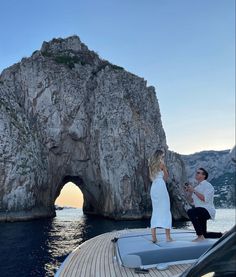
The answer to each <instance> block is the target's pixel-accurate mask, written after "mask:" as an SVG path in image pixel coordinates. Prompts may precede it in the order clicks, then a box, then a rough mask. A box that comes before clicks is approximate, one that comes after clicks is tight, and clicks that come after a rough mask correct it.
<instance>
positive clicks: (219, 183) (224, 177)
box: [181, 150, 236, 208]
mask: <svg viewBox="0 0 236 277" xmlns="http://www.w3.org/2000/svg"><path fill="white" fill-rule="evenodd" d="M181 157H182V159H183V160H184V163H185V167H186V172H187V177H188V179H189V181H190V182H194V175H195V172H196V170H197V169H198V168H199V167H203V168H205V169H206V170H207V171H208V173H209V177H208V181H209V182H210V183H211V184H212V185H213V186H214V188H215V205H216V207H218V208H233V207H235V186H236V172H235V166H236V164H235V161H234V158H235V157H232V150H231V151H230V150H223V151H213V150H212V151H202V152H198V153H194V154H191V155H181Z"/></svg>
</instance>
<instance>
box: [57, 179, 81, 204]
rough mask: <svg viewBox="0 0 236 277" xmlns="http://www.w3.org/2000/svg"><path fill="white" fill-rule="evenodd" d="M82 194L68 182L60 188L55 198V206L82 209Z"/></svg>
mask: <svg viewBox="0 0 236 277" xmlns="http://www.w3.org/2000/svg"><path fill="white" fill-rule="evenodd" d="M83 202H84V199H83V194H82V192H81V190H80V189H79V187H78V186H76V185H75V184H74V183H72V182H68V183H66V184H65V185H64V187H63V188H62V190H61V192H60V195H59V196H58V197H57V199H56V201H55V204H56V205H58V206H62V207H64V206H68V207H76V208H82V206H83Z"/></svg>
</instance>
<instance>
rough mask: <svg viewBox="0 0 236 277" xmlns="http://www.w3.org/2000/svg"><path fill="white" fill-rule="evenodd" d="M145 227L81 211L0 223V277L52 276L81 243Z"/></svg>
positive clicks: (138, 222)
mask: <svg viewBox="0 0 236 277" xmlns="http://www.w3.org/2000/svg"><path fill="white" fill-rule="evenodd" d="M175 226H176V227H178V228H183V227H186V226H188V224H186V223H178V225H175ZM146 227H149V220H135V221H113V220H109V219H104V218H102V217H95V216H86V215H83V213H82V211H81V209H64V210H61V211H57V217H55V218H53V219H42V220H35V221H30V222H16V223H1V224H0V261H1V266H0V276H4V277H12V276H27V277H28V276H40V277H41V276H54V273H55V272H56V270H57V269H58V267H59V266H60V264H61V263H62V262H63V261H64V259H65V258H66V256H67V255H68V254H69V253H70V252H71V251H72V250H74V249H75V248H76V247H77V246H79V245H80V244H81V243H82V242H84V241H86V240H88V239H90V238H92V237H94V236H97V235H100V234H102V233H105V232H109V231H113V230H121V229H125V228H146Z"/></svg>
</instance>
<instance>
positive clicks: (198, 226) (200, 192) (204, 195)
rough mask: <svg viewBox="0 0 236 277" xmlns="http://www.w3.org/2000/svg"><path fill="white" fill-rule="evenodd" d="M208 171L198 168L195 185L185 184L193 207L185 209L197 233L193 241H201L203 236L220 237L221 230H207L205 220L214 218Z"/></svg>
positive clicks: (212, 190)
mask: <svg viewBox="0 0 236 277" xmlns="http://www.w3.org/2000/svg"><path fill="white" fill-rule="evenodd" d="M207 177H208V172H207V171H206V170H205V169H204V168H202V167H201V168H199V169H198V170H197V172H196V175H195V178H196V180H197V182H198V184H197V186H196V187H193V186H192V185H190V184H187V185H186V186H185V189H186V191H188V192H189V193H190V194H191V198H192V204H193V205H194V208H192V209H189V210H188V211H187V213H188V216H189V219H190V220H191V222H192V224H193V227H194V229H195V231H196V233H197V238H196V239H195V240H193V241H196V242H197V241H202V240H204V239H205V238H220V237H221V236H222V235H223V234H222V233H221V232H217V233H216V232H207V220H208V219H215V213H216V210H215V207H214V203H213V199H214V188H213V186H212V185H211V184H210V183H209V182H207V181H206V180H207Z"/></svg>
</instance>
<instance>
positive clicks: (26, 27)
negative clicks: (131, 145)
mask: <svg viewBox="0 0 236 277" xmlns="http://www.w3.org/2000/svg"><path fill="white" fill-rule="evenodd" d="M0 7H1V8H0V26H1V31H0V72H1V71H2V70H3V69H4V68H6V67H8V66H10V65H12V64H13V63H16V62H18V61H20V60H21V58H22V57H29V56H30V55H31V54H32V52H34V51H35V50H37V49H40V47H41V45H42V42H43V41H49V40H51V39H52V38H58V37H62V38H65V37H68V36H71V35H78V36H79V37H80V39H81V40H82V41H83V42H84V43H85V44H86V45H87V46H88V47H89V48H90V49H91V50H94V51H96V52H97V53H98V54H99V55H100V57H102V58H103V59H107V60H109V61H110V62H112V63H114V64H117V65H119V66H122V67H124V68H125V69H126V70H127V71H130V72H132V73H134V74H136V75H138V76H140V77H142V78H144V79H145V80H147V82H148V85H152V86H154V87H155V89H156V94H157V98H158V101H159V105H160V110H161V115H162V123H163V127H164V130H165V133H166V137H167V144H168V146H169V149H170V150H173V151H175V152H178V153H181V154H190V153H194V152H199V151H202V150H223V149H230V148H232V147H233V146H234V144H235V127H234V126H235V1H234V0H197V1H196V0H83V1H82V0H38V1H37V0H21V1H19V0H5V1H4V0H0Z"/></svg>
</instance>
